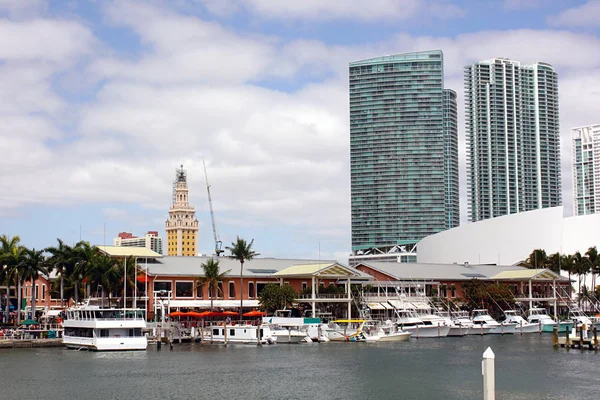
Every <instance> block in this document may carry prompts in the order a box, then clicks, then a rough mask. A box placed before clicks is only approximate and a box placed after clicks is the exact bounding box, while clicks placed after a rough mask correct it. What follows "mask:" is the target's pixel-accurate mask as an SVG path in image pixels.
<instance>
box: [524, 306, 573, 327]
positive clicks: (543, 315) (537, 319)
mask: <svg viewBox="0 0 600 400" xmlns="http://www.w3.org/2000/svg"><path fill="white" fill-rule="evenodd" d="M527 322H530V323H532V324H541V325H542V332H552V331H553V330H554V325H556V321H554V319H552V317H551V316H549V315H548V313H547V312H546V309H544V308H532V309H531V310H529V315H528V316H527ZM558 327H559V332H566V331H567V330H569V331H570V330H571V329H573V322H566V321H563V322H560V323H559V324H558Z"/></svg>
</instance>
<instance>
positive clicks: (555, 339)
mask: <svg viewBox="0 0 600 400" xmlns="http://www.w3.org/2000/svg"><path fill="white" fill-rule="evenodd" d="M552 335H553V339H552V343H553V344H554V347H555V348H556V347H558V326H556V325H555V326H554V327H553V328H552Z"/></svg>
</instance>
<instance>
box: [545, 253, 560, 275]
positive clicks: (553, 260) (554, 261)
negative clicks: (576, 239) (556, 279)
mask: <svg viewBox="0 0 600 400" xmlns="http://www.w3.org/2000/svg"><path fill="white" fill-rule="evenodd" d="M560 263H561V255H560V253H559V252H556V253H552V254H550V257H548V263H547V267H548V268H550V270H552V271H553V272H556V273H557V274H560Z"/></svg>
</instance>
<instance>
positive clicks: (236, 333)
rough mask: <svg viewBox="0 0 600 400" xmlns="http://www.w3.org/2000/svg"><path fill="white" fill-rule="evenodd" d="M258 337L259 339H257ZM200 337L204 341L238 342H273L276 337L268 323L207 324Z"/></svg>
mask: <svg viewBox="0 0 600 400" xmlns="http://www.w3.org/2000/svg"><path fill="white" fill-rule="evenodd" d="M259 337H260V339H259ZM202 338H203V339H204V341H206V342H211V341H212V342H216V343H225V341H226V340H227V343H238V344H258V343H259V342H260V343H261V344H275V343H276V342H277V337H276V336H274V335H273V331H272V330H271V328H270V327H269V325H264V324H263V325H257V326H254V325H230V324H226V325H224V324H220V325H209V326H207V327H205V328H204V332H203V333H202Z"/></svg>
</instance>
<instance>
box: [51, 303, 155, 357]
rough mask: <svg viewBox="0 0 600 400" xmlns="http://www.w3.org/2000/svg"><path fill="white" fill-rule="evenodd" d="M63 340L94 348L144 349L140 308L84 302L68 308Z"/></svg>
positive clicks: (66, 343) (68, 344) (66, 342)
mask: <svg viewBox="0 0 600 400" xmlns="http://www.w3.org/2000/svg"><path fill="white" fill-rule="evenodd" d="M63 327H64V335H63V343H64V345H65V346H66V347H68V348H72V349H89V350H95V351H116V350H146V347H148V340H147V338H146V336H145V335H144V333H143V331H144V330H145V329H146V321H145V320H144V310H138V309H125V310H124V309H122V308H121V309H116V308H100V307H96V306H89V305H84V306H81V307H76V308H72V309H68V310H67V312H66V318H65V320H64V322H63Z"/></svg>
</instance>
